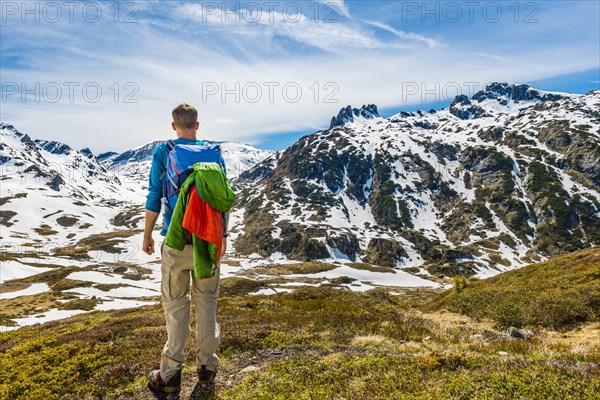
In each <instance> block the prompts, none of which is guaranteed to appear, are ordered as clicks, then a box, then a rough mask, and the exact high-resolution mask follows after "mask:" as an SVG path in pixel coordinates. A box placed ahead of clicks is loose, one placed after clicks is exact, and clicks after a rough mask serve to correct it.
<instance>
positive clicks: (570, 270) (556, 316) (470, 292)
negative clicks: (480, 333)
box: [430, 247, 600, 330]
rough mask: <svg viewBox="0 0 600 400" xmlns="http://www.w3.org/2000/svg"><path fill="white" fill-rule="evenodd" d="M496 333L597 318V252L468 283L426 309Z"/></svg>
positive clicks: (599, 314)
mask: <svg viewBox="0 0 600 400" xmlns="http://www.w3.org/2000/svg"><path fill="white" fill-rule="evenodd" d="M430 307H431V309H440V308H446V309H448V310H451V311H455V312H459V313H462V314H466V315H469V316H471V317H473V318H476V319H480V318H489V319H492V320H493V321H494V322H496V324H497V325H498V326H499V327H507V326H510V325H513V326H517V327H547V328H553V329H559V330H560V329H568V328H572V327H574V326H576V325H578V324H580V323H582V322H588V321H597V320H598V319H599V318H600V247H594V248H591V249H586V250H581V251H578V252H575V253H570V254H566V255H562V256H558V257H554V258H552V259H550V260H548V261H545V262H541V263H538V264H532V265H528V266H526V267H523V268H520V269H517V270H513V271H509V272H505V273H503V274H499V275H496V276H495V277H492V278H489V279H485V280H481V281H476V282H471V283H468V284H467V287H466V288H465V289H464V290H462V291H461V292H460V293H458V292H457V291H456V290H454V291H452V290H451V291H448V292H446V293H444V294H443V295H441V296H440V298H438V299H436V300H434V301H432V302H431V304H430Z"/></svg>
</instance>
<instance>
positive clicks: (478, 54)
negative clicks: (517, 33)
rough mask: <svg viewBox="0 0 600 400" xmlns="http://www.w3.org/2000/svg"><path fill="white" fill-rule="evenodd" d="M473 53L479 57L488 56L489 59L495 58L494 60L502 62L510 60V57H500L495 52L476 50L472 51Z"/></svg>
mask: <svg viewBox="0 0 600 400" xmlns="http://www.w3.org/2000/svg"><path fill="white" fill-rule="evenodd" d="M473 54H475V55H476V56H479V57H484V58H489V59H492V60H496V61H502V62H510V61H511V59H510V58H506V57H502V56H499V55H497V54H487V53H477V52H474V53H473Z"/></svg>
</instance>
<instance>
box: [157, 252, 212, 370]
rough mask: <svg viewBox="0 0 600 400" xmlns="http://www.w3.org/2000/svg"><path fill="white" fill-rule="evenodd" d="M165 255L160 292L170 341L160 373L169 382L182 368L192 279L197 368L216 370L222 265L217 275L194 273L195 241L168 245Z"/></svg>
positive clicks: (163, 354) (187, 330) (163, 356)
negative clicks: (181, 246)
mask: <svg viewBox="0 0 600 400" xmlns="http://www.w3.org/2000/svg"><path fill="white" fill-rule="evenodd" d="M160 248H161V255H162V267H161V273H162V279H161V294H162V306H163V309H164V310H165V319H166V322H167V342H166V343H165V346H164V348H163V351H162V355H161V362H160V376H161V378H162V379H163V380H164V381H165V382H166V381H168V380H169V379H171V377H172V376H173V375H175V373H176V372H177V371H179V370H180V369H182V368H183V365H184V363H183V362H184V360H185V355H184V350H185V343H186V340H187V338H188V335H189V330H190V297H189V291H190V280H191V281H192V298H193V299H194V307H195V309H196V362H197V366H198V368H200V366H202V365H206V367H207V368H208V369H209V370H213V371H214V370H215V369H216V367H217V365H218V363H219V357H217V355H216V354H215V353H216V351H217V347H219V344H220V343H221V330H220V328H219V325H218V324H217V297H218V295H219V274H220V272H221V268H220V266H218V268H217V272H216V273H215V276H213V277H212V278H207V279H197V278H195V277H194V259H193V255H192V254H193V253H192V245H191V244H190V245H186V246H185V248H184V249H183V251H179V250H176V249H173V248H171V247H169V246H167V245H165V243H164V241H163V243H162V244H161V246H160Z"/></svg>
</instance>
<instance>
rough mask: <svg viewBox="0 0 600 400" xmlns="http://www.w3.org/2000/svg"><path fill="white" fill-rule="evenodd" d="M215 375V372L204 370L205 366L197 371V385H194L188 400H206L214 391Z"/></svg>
mask: <svg viewBox="0 0 600 400" xmlns="http://www.w3.org/2000/svg"><path fill="white" fill-rule="evenodd" d="M216 375H217V370H214V371H211V370H209V369H206V366H205V365H203V366H202V367H201V368H200V369H198V383H196V386H195V387H194V390H192V394H191V395H190V400H203V399H208V398H209V396H211V395H212V394H213V392H214V390H215V376H216Z"/></svg>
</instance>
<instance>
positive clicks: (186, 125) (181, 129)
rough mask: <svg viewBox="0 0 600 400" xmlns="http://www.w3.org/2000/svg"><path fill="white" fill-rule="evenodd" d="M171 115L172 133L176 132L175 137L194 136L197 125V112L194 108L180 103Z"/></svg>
mask: <svg viewBox="0 0 600 400" xmlns="http://www.w3.org/2000/svg"><path fill="white" fill-rule="evenodd" d="M172 115H173V122H172V123H171V126H172V127H173V130H174V131H177V136H179V137H182V136H184V137H185V136H194V137H195V136H196V131H197V130H198V126H199V123H198V111H197V110H196V109H195V108H194V107H192V106H190V105H189V104H186V103H182V104H180V105H178V106H177V107H175V108H174V109H173V112H172Z"/></svg>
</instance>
